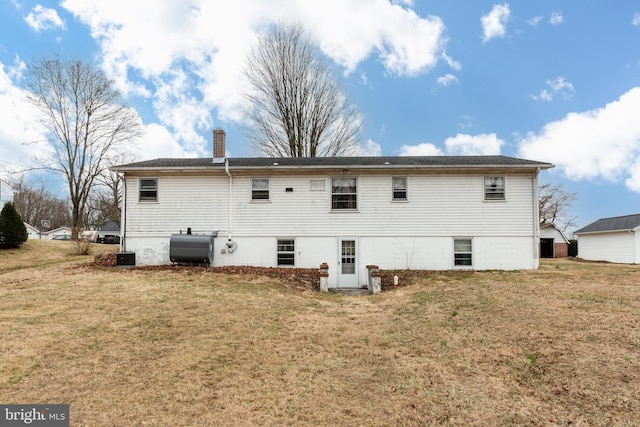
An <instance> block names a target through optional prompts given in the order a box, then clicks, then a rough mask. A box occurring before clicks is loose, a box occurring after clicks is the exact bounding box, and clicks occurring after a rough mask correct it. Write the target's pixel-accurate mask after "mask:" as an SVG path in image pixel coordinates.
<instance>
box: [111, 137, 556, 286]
mask: <svg viewBox="0 0 640 427" xmlns="http://www.w3.org/2000/svg"><path fill="white" fill-rule="evenodd" d="M216 132H222V131H214V153H216V152H217V153H224V152H225V151H224V149H223V147H224V133H222V138H221V139H222V141H221V142H220V141H219V140H216V135H215V133H216ZM220 144H222V147H220ZM552 167H553V165H551V164H549V163H543V162H537V161H530V160H522V159H517V158H511V157H505V156H433V157H320V158H319V157H316V158H235V159H234V158H229V159H223V158H219V157H214V158H213V159H212V158H204V159H203V158H201V159H156V160H149V161H142V162H136V163H131V164H128V165H122V166H117V167H114V168H113V169H112V170H114V171H116V172H119V173H121V174H123V175H124V178H125V192H124V202H123V205H124V206H123V215H122V223H121V237H122V249H123V250H124V251H130V252H134V253H135V257H136V258H135V259H136V263H137V264H139V265H147V264H167V263H169V262H170V250H171V241H172V239H173V238H172V237H171V236H172V234H178V233H180V232H182V233H185V234H186V232H187V230H188V229H190V230H191V231H192V232H193V233H194V234H205V235H214V236H215V238H213V243H214V250H213V253H214V256H213V262H212V265H213V266H224V265H252V266H266V267H277V266H292V267H305V268H318V267H319V265H320V264H321V263H324V262H326V263H327V264H328V265H329V278H328V282H329V286H330V287H346V288H351V287H361V286H363V285H365V284H366V283H367V278H368V276H367V267H366V266H367V265H377V266H379V267H380V268H382V269H427V270H450V269H476V270H486V269H500V270H515V269H535V268H537V267H538V266H539V259H538V247H539V238H540V236H539V222H538V194H537V179H538V173H539V171H540V170H543V169H549V168H552Z"/></svg>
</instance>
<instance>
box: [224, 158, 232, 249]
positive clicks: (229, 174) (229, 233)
mask: <svg viewBox="0 0 640 427" xmlns="http://www.w3.org/2000/svg"><path fill="white" fill-rule="evenodd" d="M224 171H225V172H226V173H227V176H228V177H229V226H228V232H227V233H228V242H231V230H232V229H233V209H232V201H233V177H232V176H231V172H230V171H229V159H226V158H225V159H224Z"/></svg>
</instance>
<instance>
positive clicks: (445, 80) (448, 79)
mask: <svg viewBox="0 0 640 427" xmlns="http://www.w3.org/2000/svg"><path fill="white" fill-rule="evenodd" d="M457 82H458V78H457V77H456V76H454V75H453V74H445V75H444V76H440V77H438V78H437V79H436V83H438V84H439V85H440V86H444V87H447V86H450V85H452V84H454V83H457Z"/></svg>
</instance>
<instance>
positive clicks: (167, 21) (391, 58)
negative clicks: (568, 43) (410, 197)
mask: <svg viewBox="0 0 640 427" xmlns="http://www.w3.org/2000/svg"><path fill="white" fill-rule="evenodd" d="M411 4H412V2H411V1H409V0H399V1H397V2H395V3H392V2H389V1H382V0H381V1H376V2H370V1H363V0H325V1H322V2H318V1H312V0H308V1H300V0H278V1H273V2H264V1H261V0H244V1H240V2H222V3H221V2H211V1H208V0H192V1H190V2H181V1H171V2H152V1H135V2H131V1H129V0H110V1H108V2H107V1H103V2H100V1H95V2H88V1H86V0H63V1H62V2H61V5H62V7H64V8H65V9H67V10H68V11H69V12H71V13H73V14H74V16H75V17H76V18H77V19H78V20H79V21H81V22H83V23H85V24H86V25H88V26H89V28H90V30H91V34H92V37H93V38H94V39H96V40H97V42H98V44H99V46H100V48H101V53H102V63H103V68H104V69H105V70H106V72H107V74H108V75H109V77H110V78H112V79H114V81H115V82H116V85H117V87H118V88H119V89H120V90H121V91H122V92H123V93H124V94H125V95H127V94H129V95H132V94H135V95H139V96H143V97H149V98H151V97H152V96H154V98H155V95H154V92H155V91H161V92H162V98H161V99H160V100H154V102H153V106H154V108H155V109H157V110H158V111H157V113H158V115H159V116H160V117H162V122H161V124H163V125H166V126H168V127H169V128H170V129H172V130H174V132H176V133H175V134H174V136H175V137H177V138H178V139H179V140H181V141H183V142H184V143H186V144H187V145H188V146H191V147H194V146H196V145H198V144H202V141H201V140H200V139H198V137H197V136H196V134H197V133H198V132H199V131H202V130H203V129H204V128H206V127H210V126H211V123H212V122H213V114H217V118H219V119H221V120H230V121H239V120H241V119H242V108H241V105H242V102H243V100H242V97H241V93H242V88H243V87H244V86H245V85H246V83H245V81H244V79H243V76H242V72H241V70H242V67H243V66H244V64H245V60H246V57H247V54H248V52H249V51H250V49H251V47H252V46H254V44H255V42H256V40H257V35H258V33H259V32H260V31H264V30H265V29H267V28H268V26H269V25H271V24H273V23H276V22H280V21H285V22H286V21H289V22H300V23H301V24H302V25H303V26H304V27H305V28H308V29H309V30H310V31H311V32H312V34H313V36H314V37H315V38H316V39H317V40H318V42H319V45H320V48H321V49H322V50H323V52H324V53H325V54H326V55H327V56H329V57H330V58H331V59H332V60H333V61H335V62H336V63H337V64H339V65H340V66H342V67H344V70H345V72H346V73H352V72H355V71H356V69H357V67H358V65H359V64H360V63H361V62H362V61H365V60H366V59H368V58H370V57H377V59H378V60H379V62H380V63H381V64H382V65H383V66H384V67H385V69H386V72H387V73H390V74H395V75H400V76H411V75H416V74H419V73H422V72H426V71H428V70H430V69H432V68H433V67H434V66H435V65H436V64H437V62H438V61H439V60H441V59H443V58H446V57H444V56H443V55H442V52H443V51H444V45H445V44H446V38H445V36H444V31H445V26H444V24H443V23H442V20H441V19H440V18H438V17H434V16H428V17H420V16H418V15H417V14H416V13H415V12H414V11H413V10H411V9H410V8H409V7H410V6H411ZM445 60H446V59H445ZM450 64H453V66H455V64H456V63H455V62H450ZM178 76H180V78H183V76H184V78H186V79H187V80H186V81H184V82H179V81H177V80H176V79H177V77H178ZM178 83H180V84H178ZM185 87H188V88H190V91H189V92H188V93H187V94H185V93H183V92H182V90H183V88H185ZM173 101H177V102H173ZM185 105H187V106H188V108H189V110H190V113H189V114H193V115H194V117H192V118H189V117H180V116H181V112H180V110H181V109H182V108H183V107H184V106H185ZM178 127H180V129H181V130H180V131H179V132H180V134H178V133H177V132H178ZM185 127H190V129H185ZM189 144H191V145H189Z"/></svg>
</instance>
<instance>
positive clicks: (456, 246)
mask: <svg viewBox="0 0 640 427" xmlns="http://www.w3.org/2000/svg"><path fill="white" fill-rule="evenodd" d="M453 265H455V266H460V267H471V266H472V265H473V246H472V243H471V239H453Z"/></svg>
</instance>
